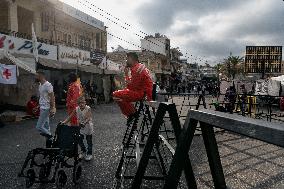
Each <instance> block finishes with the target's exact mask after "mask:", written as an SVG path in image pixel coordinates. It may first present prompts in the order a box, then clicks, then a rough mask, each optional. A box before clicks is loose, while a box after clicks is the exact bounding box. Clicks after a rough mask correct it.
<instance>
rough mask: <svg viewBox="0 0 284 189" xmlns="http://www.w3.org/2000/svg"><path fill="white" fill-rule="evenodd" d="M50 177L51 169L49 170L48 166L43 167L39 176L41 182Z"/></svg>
mask: <svg viewBox="0 0 284 189" xmlns="http://www.w3.org/2000/svg"><path fill="white" fill-rule="evenodd" d="M49 175H50V168H48V166H47V165H43V166H42V167H41V168H40V170H39V175H38V177H39V180H40V181H44V180H47V178H48V177H49Z"/></svg>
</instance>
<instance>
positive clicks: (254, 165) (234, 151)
mask: <svg viewBox="0 0 284 189" xmlns="http://www.w3.org/2000/svg"><path fill="white" fill-rule="evenodd" d="M64 116H65V111H64V110H59V112H58V113H57V115H56V117H55V118H54V120H52V129H53V130H54V128H55V125H56V123H58V122H59V121H60V120H62V119H63V118H64ZM94 120H95V134H94V139H93V140H94V154H95V159H94V160H93V161H92V162H89V163H87V162H84V173H83V181H82V183H81V184H80V185H79V186H77V187H74V186H73V184H72V182H71V180H70V179H71V177H69V178H70V179H69V181H68V186H67V187H66V188H98V189H99V188H111V187H112V185H113V181H114V173H115V170H116V167H117V164H118V160H119V156H120V154H121V141H122V136H123V133H124V130H125V126H124V123H125V119H124V118H123V117H122V116H121V114H120V112H119V109H118V107H117V106H116V105H114V104H108V105H99V106H98V107H96V109H94ZM35 122H36V120H28V121H23V122H20V123H16V124H9V125H7V126H6V127H4V128H1V129H0V149H1V156H0V188H1V189H2V188H3V189H6V188H7V189H8V188H19V189H20V188H24V180H23V179H19V178H17V173H18V171H19V170H20V167H21V165H22V163H23V161H24V158H25V157H26V155H27V152H28V150H30V149H32V148H35V147H40V146H44V140H43V138H42V137H41V136H39V135H38V134H37V132H36V131H35V129H34V125H35ZM217 140H218V145H219V151H220V155H221V159H222V164H223V168H224V173H225V177H226V182H227V184H228V186H230V188H255V189H259V188H261V189H273V188H275V189H281V188H284V150H283V149H280V148H278V147H275V146H273V145H268V144H265V143H263V142H259V141H256V140H252V139H248V138H245V137H241V136H238V135H233V134H230V133H228V132H219V133H217ZM203 146H204V145H203V141H202V138H201V137H200V136H196V137H195V138H194V142H193V146H192V148H191V151H190V158H191V161H192V164H193V169H194V173H195V175H196V177H197V182H198V188H200V189H206V188H212V187H213V183H212V178H211V176H210V170H209V166H208V163H207V157H206V154H205V149H204V147H203ZM33 188H55V185H53V184H49V185H37V184H36V185H35V186H34V187H33ZM145 188H151V187H145ZM181 188H183V185H181Z"/></svg>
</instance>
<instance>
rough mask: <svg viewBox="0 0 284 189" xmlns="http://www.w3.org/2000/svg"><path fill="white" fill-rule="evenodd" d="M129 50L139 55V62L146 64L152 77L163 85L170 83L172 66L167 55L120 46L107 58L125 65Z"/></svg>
mask: <svg viewBox="0 0 284 189" xmlns="http://www.w3.org/2000/svg"><path fill="white" fill-rule="evenodd" d="M127 52H135V53H137V55H138V58H139V62H140V63H142V64H144V65H145V66H146V67H147V68H148V69H149V70H150V71H151V74H152V78H153V79H154V80H156V81H157V82H159V83H160V84H162V85H168V84H169V76H170V73H171V67H170V65H169V63H168V60H167V58H166V56H164V55H162V54H157V53H154V52H152V51H145V50H144V51H141V50H126V49H123V48H119V49H117V50H116V51H114V52H111V53H108V54H107V58H108V59H110V60H111V61H113V62H117V63H120V64H121V65H125V62H126V54H127Z"/></svg>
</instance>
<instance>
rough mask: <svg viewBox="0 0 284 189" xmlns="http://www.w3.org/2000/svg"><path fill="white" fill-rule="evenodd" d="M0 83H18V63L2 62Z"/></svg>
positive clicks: (0, 65)
mask: <svg viewBox="0 0 284 189" xmlns="http://www.w3.org/2000/svg"><path fill="white" fill-rule="evenodd" d="M0 83H3V84H9V85H13V84H17V67H16V65H5V64H0Z"/></svg>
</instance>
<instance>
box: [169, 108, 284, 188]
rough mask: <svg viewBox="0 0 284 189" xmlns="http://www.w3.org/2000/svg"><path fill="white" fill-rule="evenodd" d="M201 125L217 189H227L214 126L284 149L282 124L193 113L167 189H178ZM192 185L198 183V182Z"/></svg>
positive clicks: (211, 112) (175, 158) (178, 144)
mask: <svg viewBox="0 0 284 189" xmlns="http://www.w3.org/2000/svg"><path fill="white" fill-rule="evenodd" d="M198 122H199V123H200V127H201V130H202V136H203V140H204V144H205V148H206V153H207V157H208V161H209V166H210V169H211V174H212V178H213V182H214V186H215V188H218V189H225V188H227V186H226V182H225V177H224V173H223V168H222V164H221V161H220V155H219V152H218V146H217V142H216V138H215V134H214V130H213V128H214V127H217V128H221V129H225V130H227V131H231V132H234V133H237V134H240V135H244V136H247V137H250V138H254V139H257V140H261V141H263V142H267V143H270V144H274V145H277V146H280V147H284V127H283V125H280V124H276V123H269V122H266V121H261V120H255V119H252V118H246V117H243V118H242V119H240V116H237V115H233V114H226V113H222V112H216V111H211V110H203V111H197V110H190V111H189V112H188V116H187V119H186V122H185V124H184V126H183V130H182V132H181V134H180V135H179V137H178V143H177V147H176V150H175V154H174V157H173V160H172V162H171V165H170V170H169V172H168V174H167V177H166V179H165V185H164V189H174V188H177V186H178V183H179V180H180V177H181V173H182V170H183V169H184V165H185V163H186V158H187V157H188V152H189V150H190V146H191V144H192V140H193V136H194V132H195V130H196V127H197V124H198ZM192 182H195V179H193V180H192ZM188 187H189V188H190V185H188Z"/></svg>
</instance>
